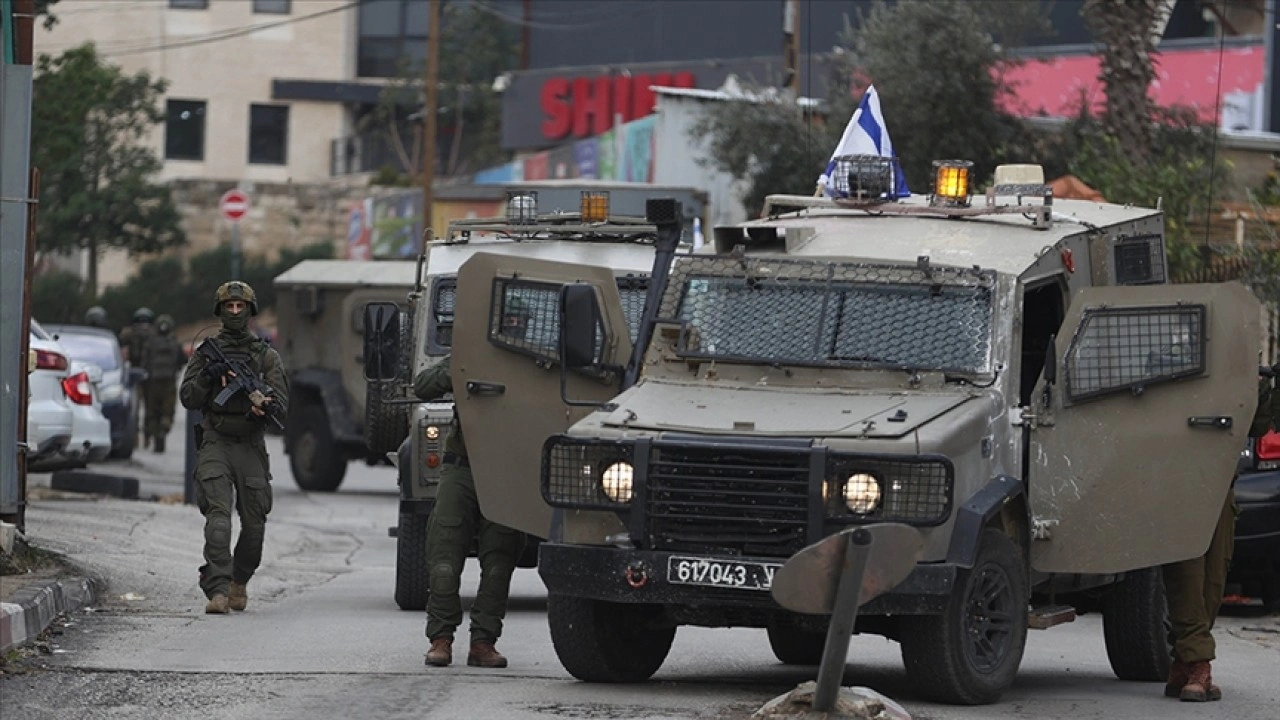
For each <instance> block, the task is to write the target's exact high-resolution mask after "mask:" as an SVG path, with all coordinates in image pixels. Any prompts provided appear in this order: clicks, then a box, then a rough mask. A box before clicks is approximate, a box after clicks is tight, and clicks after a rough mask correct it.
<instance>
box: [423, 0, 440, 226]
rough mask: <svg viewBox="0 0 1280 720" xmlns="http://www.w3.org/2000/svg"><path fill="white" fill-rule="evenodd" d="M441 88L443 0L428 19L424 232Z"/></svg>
mask: <svg viewBox="0 0 1280 720" xmlns="http://www.w3.org/2000/svg"><path fill="white" fill-rule="evenodd" d="M439 85H440V0H431V7H430V12H429V13H428V18H427V67H426V76H425V77H424V78H423V88H422V90H423V99H424V101H425V102H424V105H425V106H424V107H423V109H422V114H423V118H422V232H423V233H426V232H427V231H428V230H430V229H431V205H432V203H433V197H432V190H433V185H434V184H435V177H436V134H437V132H436V106H437V103H438V94H439V90H440V88H439Z"/></svg>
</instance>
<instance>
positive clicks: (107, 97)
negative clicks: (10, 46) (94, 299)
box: [31, 44, 186, 296]
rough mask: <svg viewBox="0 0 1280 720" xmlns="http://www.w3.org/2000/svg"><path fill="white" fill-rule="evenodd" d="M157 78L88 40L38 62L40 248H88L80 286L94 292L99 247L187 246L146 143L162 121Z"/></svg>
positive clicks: (35, 118)
mask: <svg viewBox="0 0 1280 720" xmlns="http://www.w3.org/2000/svg"><path fill="white" fill-rule="evenodd" d="M164 90H165V82H164V81H163V80H157V79H153V78H152V77H151V76H150V75H149V74H148V73H146V72H145V71H143V72H139V73H138V74H136V75H127V74H125V73H124V72H122V71H121V70H120V68H119V67H117V66H114V65H109V64H106V63H104V62H103V61H102V60H101V59H100V58H99V57H98V54H97V51H96V50H95V49H94V47H93V45H92V44H87V45H82V46H80V47H77V48H73V49H71V50H68V51H66V52H65V53H63V54H62V55H61V56H59V57H57V58H53V57H50V56H48V55H41V56H40V58H39V60H38V62H37V74H36V78H35V83H34V102H33V106H32V127H33V136H32V143H31V146H32V161H33V164H34V165H35V166H36V167H38V168H40V171H41V188H40V212H39V214H38V215H37V218H38V220H37V226H36V238H37V243H38V247H39V248H40V249H42V250H45V251H54V252H68V251H71V250H74V249H77V248H85V249H87V250H88V251H89V276H88V278H86V282H85V292H86V293H88V294H89V295H90V296H93V295H96V294H97V289H98V253H99V251H100V250H102V249H103V248H108V247H117V248H123V249H126V250H128V251H129V252H131V253H150V252H156V251H159V250H163V249H165V248H169V247H174V246H178V245H182V244H183V243H185V242H186V236H185V235H184V233H183V231H182V228H181V226H180V221H181V217H180V215H179V213H178V209H177V207H176V206H175V205H174V202H173V198H172V196H171V195H170V193H169V188H168V187H167V186H165V185H162V184H159V183H157V182H155V177H156V175H157V173H159V171H160V168H161V163H160V160H159V158H157V157H156V153H155V152H154V151H153V150H152V149H151V147H150V146H149V145H148V144H147V142H146V137H147V135H148V133H150V132H151V131H152V129H153V128H154V127H155V126H156V125H157V124H159V123H160V122H162V121H163V120H164V114H163V112H162V111H161V110H160V108H159V104H158V103H159V98H160V97H161V95H162V94H163V92H164Z"/></svg>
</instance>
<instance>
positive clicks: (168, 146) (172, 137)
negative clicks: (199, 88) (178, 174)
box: [164, 100, 205, 160]
mask: <svg viewBox="0 0 1280 720" xmlns="http://www.w3.org/2000/svg"><path fill="white" fill-rule="evenodd" d="M204 109H205V102H204V101H203V100H169V101H168V102H167V103H166V105H165V110H166V113H167V115H166V118H165V124H164V156H165V159H167V160H204Z"/></svg>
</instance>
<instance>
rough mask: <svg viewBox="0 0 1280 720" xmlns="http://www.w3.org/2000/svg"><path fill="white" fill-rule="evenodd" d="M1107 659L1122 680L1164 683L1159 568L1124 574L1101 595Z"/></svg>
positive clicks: (1164, 620) (1164, 608) (1165, 631)
mask: <svg viewBox="0 0 1280 720" xmlns="http://www.w3.org/2000/svg"><path fill="white" fill-rule="evenodd" d="M1102 634H1103V637H1105V638H1106V644H1107V659H1108V660H1110V661H1111V670H1112V672H1114V673H1115V674H1116V677H1118V678H1120V679H1121V680H1133V681H1138V682H1164V680H1165V679H1167V678H1168V677H1169V664H1170V662H1171V660H1170V655H1169V651H1170V647H1169V611H1168V604H1167V603H1166V601H1165V596H1164V580H1163V579H1162V578H1161V576H1160V568H1158V567H1157V568H1145V569H1142V570H1135V571H1133V572H1130V573H1127V574H1125V577H1124V579H1123V580H1121V581H1120V582H1118V583H1116V584H1114V585H1112V586H1111V588H1110V589H1109V590H1108V591H1107V593H1106V595H1104V596H1103V598H1102Z"/></svg>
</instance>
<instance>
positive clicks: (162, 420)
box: [142, 378, 178, 437]
mask: <svg viewBox="0 0 1280 720" xmlns="http://www.w3.org/2000/svg"><path fill="white" fill-rule="evenodd" d="M142 399H143V402H144V403H145V404H146V418H145V420H144V421H143V422H144V424H145V430H144V431H143V432H145V433H146V435H147V437H164V436H167V435H168V434H169V428H171V427H173V410H174V404H175V403H176V401H177V399H178V386H177V384H176V381H175V380H174V379H173V378H154V379H151V380H147V382H146V384H144V385H143V388H142Z"/></svg>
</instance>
